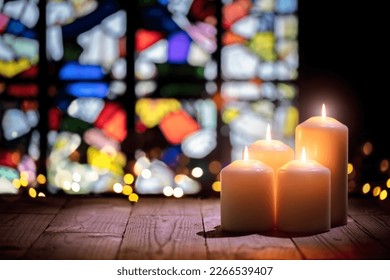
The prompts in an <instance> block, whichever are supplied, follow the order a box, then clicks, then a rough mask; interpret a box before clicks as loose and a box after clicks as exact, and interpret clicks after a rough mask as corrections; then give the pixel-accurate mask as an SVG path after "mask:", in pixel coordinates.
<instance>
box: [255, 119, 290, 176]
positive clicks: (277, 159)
mask: <svg viewBox="0 0 390 280" xmlns="http://www.w3.org/2000/svg"><path fill="white" fill-rule="evenodd" d="M248 151H249V158H250V159H257V160H260V161H262V162H264V163H265V164H267V165H269V166H271V167H272V168H273V169H274V172H275V173H276V171H277V170H278V169H279V167H281V166H283V165H285V164H286V163H287V162H289V161H291V160H293V159H294V150H293V149H292V148H291V147H290V146H288V145H286V144H284V143H283V142H281V141H279V140H273V139H271V128H270V125H269V124H268V125H267V131H266V136H265V139H262V140H257V141H256V142H254V143H252V144H251V145H249V147H248Z"/></svg>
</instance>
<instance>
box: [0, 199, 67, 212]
mask: <svg viewBox="0 0 390 280" xmlns="http://www.w3.org/2000/svg"><path fill="white" fill-rule="evenodd" d="M66 201H67V199H66V198H65V197H37V198H29V197H21V196H15V197H13V198H11V197H8V198H3V200H1V202H2V203H4V204H5V205H7V206H6V208H5V209H3V210H2V212H3V213H28V214H49V215H50V214H53V215H54V214H57V213H58V212H59V211H60V209H61V208H62V207H63V206H64V204H65V203H66Z"/></svg>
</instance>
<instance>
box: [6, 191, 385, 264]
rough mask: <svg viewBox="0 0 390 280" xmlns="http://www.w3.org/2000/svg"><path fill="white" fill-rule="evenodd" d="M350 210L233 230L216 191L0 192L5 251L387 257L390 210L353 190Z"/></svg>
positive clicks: (28, 254) (34, 255)
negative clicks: (316, 219) (317, 230)
mask: <svg viewBox="0 0 390 280" xmlns="http://www.w3.org/2000/svg"><path fill="white" fill-rule="evenodd" d="M348 213H349V219H348V224H347V225H345V226H341V227H336V228H332V229H331V230H330V231H329V232H326V233H322V234H316V235H310V236H290V235H287V234H283V233H280V232H269V233H261V234H231V233H226V232H222V231H221V230H220V223H221V221H220V201H219V199H218V198H208V199H200V198H181V199H174V198H173V199H167V198H162V197H141V198H140V200H139V202H138V203H136V204H131V203H129V202H128V200H127V199H124V198H117V197H93V196H92V197H70V196H69V197H47V198H39V199H31V198H26V197H19V196H0V259H71V260H72V259H87V260H88V259H91V260H92V259H129V260H131V259H144V260H149V259H156V260H159V259H161V260H164V259H172V260H179V259H205V260H206V259H220V260H224V259H231V260H233V259H240V260H250V259H267V260H276V259H286V260H289V259H321V260H325V259H329V260H338V259H370V260H371V259H390V212H389V211H385V210H384V208H383V207H382V206H381V205H380V204H379V203H375V201H372V200H369V199H361V198H350V199H349V211H348Z"/></svg>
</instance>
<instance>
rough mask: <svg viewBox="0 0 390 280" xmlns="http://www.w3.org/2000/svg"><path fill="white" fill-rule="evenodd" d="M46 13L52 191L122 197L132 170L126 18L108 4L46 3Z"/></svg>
mask: <svg viewBox="0 0 390 280" xmlns="http://www.w3.org/2000/svg"><path fill="white" fill-rule="evenodd" d="M46 10H47V19H46V21H47V59H48V60H49V72H50V82H49V92H48V94H49V97H50V98H51V101H52V104H51V105H52V106H51V107H50V109H49V133H48V146H49V147H48V148H49V153H48V167H47V172H48V188H49V191H50V192H52V193H56V192H58V191H63V192H65V193H67V194H88V193H103V192H113V191H117V190H118V184H119V185H121V186H122V187H123V184H124V182H123V176H124V167H125V165H126V162H127V157H126V155H125V154H124V153H123V151H122V146H121V144H122V142H123V140H124V139H125V138H126V135H127V124H126V111H125V108H124V106H123V104H124V102H123V98H124V94H125V91H126V83H125V78H126V76H127V62H126V26H127V24H126V21H127V19H126V12H125V10H124V9H123V7H122V6H121V3H120V2H119V1H108V0H107V1H95V0H84V1H67V0H66V1H65V0H64V1H57V0H56V1H48V2H47V7H46ZM115 184H117V185H115ZM114 185H115V186H117V187H116V189H115V190H114Z"/></svg>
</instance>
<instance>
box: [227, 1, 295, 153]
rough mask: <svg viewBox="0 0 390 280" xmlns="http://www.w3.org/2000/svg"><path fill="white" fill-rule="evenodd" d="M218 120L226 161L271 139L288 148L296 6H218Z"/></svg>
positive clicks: (265, 3)
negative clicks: (226, 144) (227, 147)
mask: <svg viewBox="0 0 390 280" xmlns="http://www.w3.org/2000/svg"><path fill="white" fill-rule="evenodd" d="M223 3H224V4H223V10H222V13H223V15H222V27H223V34H222V44H223V46H222V55H221V57H222V60H221V63H222V67H221V69H222V73H221V74H222V78H223V84H222V88H221V94H222V97H223V100H224V103H223V108H222V112H221V113H222V120H223V123H224V125H226V126H228V127H229V129H228V130H229V133H230V134H229V138H230V143H231V144H232V153H231V158H232V159H239V158H241V153H242V149H243V147H244V146H245V145H248V144H250V143H251V142H254V141H256V140H259V139H263V138H265V131H266V127H267V124H268V123H270V124H271V126H272V136H273V137H274V138H275V139H279V140H282V141H284V142H286V143H288V144H290V145H291V146H293V145H294V143H293V137H294V130H295V126H296V125H297V123H298V110H297V108H296V107H295V105H294V103H295V97H296V95H297V88H296V85H294V80H295V79H296V78H297V75H298V43H297V32H298V18H297V15H296V12H297V0H256V1H250V0H235V1H223Z"/></svg>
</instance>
